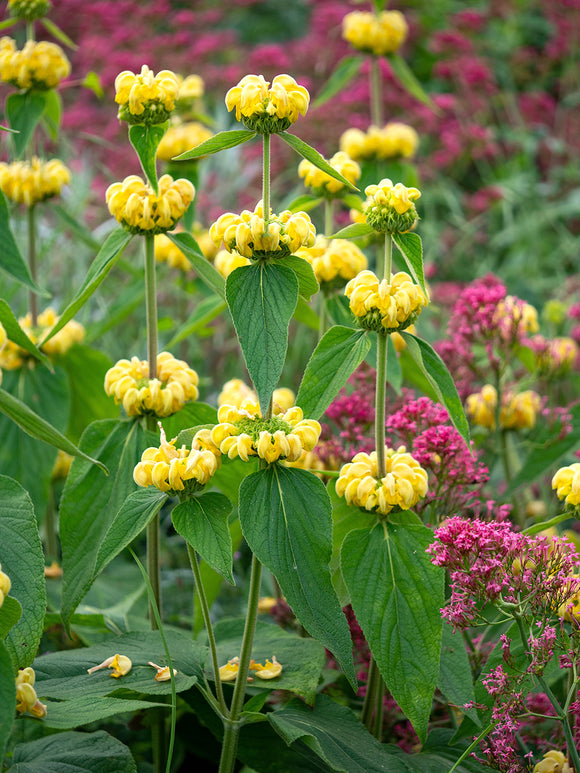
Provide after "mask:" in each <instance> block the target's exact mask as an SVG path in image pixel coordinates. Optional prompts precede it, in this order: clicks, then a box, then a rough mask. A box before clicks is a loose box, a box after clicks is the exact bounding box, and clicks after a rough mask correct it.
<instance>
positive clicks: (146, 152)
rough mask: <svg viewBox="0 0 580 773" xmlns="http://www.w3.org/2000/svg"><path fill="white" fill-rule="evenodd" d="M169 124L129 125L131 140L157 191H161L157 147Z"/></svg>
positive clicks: (152, 185) (148, 177) (147, 175)
mask: <svg viewBox="0 0 580 773" xmlns="http://www.w3.org/2000/svg"><path fill="white" fill-rule="evenodd" d="M168 125H169V124H168V122H167V121H166V122H165V123H161V124H153V125H152V126H146V125H145V124H135V125H134V126H130V127H129V141H130V142H131V145H133V147H134V148H135V151H136V152H137V155H138V156H139V161H140V162H141V166H142V168H143V171H144V172H145V176H146V177H147V179H148V180H149V182H150V184H151V187H152V188H153V190H154V191H155V193H158V191H159V186H158V183H157V164H156V163H155V158H156V156H157V148H158V147H159V143H160V142H161V140H162V139H163V135H164V134H165V132H166V131H167V127H168Z"/></svg>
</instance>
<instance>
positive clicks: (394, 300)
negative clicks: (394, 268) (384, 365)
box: [344, 271, 429, 333]
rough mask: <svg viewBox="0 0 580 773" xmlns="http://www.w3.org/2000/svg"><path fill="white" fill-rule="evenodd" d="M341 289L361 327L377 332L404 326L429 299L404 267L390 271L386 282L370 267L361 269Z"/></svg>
mask: <svg viewBox="0 0 580 773" xmlns="http://www.w3.org/2000/svg"><path fill="white" fill-rule="evenodd" d="M344 293H345V295H346V296H347V297H348V298H349V300H350V304H349V305H350V309H351V311H352V313H353V314H354V315H355V317H357V319H358V322H359V324H360V325H361V327H365V328H367V329H368V330H376V331H377V332H379V333H391V332H394V331H397V330H399V331H400V330H405V329H406V328H407V327H409V325H411V324H413V323H414V322H415V320H416V319H417V317H418V316H419V314H420V313H421V311H422V310H423V308H424V307H425V306H427V305H428V303H429V299H428V298H427V296H426V295H425V293H424V292H423V290H422V289H421V288H420V287H419V286H418V285H416V284H414V282H413V280H412V279H411V277H410V276H409V274H407V273H405V272H404V271H399V272H398V273H396V274H391V280H390V282H389V281H387V279H383V280H382V281H381V282H379V280H378V277H377V276H376V275H375V274H373V272H372V271H361V272H360V274H357V276H356V277H355V278H354V279H351V280H350V282H349V283H348V284H347V286H346V287H345V290H344Z"/></svg>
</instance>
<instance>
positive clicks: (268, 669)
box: [250, 655, 282, 679]
mask: <svg viewBox="0 0 580 773" xmlns="http://www.w3.org/2000/svg"><path fill="white" fill-rule="evenodd" d="M250 671H253V672H254V673H255V675H256V676H257V677H258V679H276V678H277V677H279V676H280V674H281V673H282V664H281V663H278V661H277V660H276V656H275V655H272V660H267V661H266V663H265V664H264V665H262V664H261V663H256V661H255V660H250Z"/></svg>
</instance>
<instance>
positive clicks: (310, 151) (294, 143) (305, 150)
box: [278, 132, 358, 191]
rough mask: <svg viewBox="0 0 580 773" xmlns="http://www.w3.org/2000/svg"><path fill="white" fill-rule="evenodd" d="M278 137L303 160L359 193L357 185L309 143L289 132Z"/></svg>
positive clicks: (281, 133)
mask: <svg viewBox="0 0 580 773" xmlns="http://www.w3.org/2000/svg"><path fill="white" fill-rule="evenodd" d="M278 136H279V137H280V138H281V139H283V140H284V142H286V143H287V144H288V145H290V147H291V148H294V150H295V151H296V152H297V153H299V154H300V155H301V156H302V158H305V159H306V160H307V161H310V163H311V164H314V166H316V167H318V169H320V170H322V171H323V172H326V174H328V175H330V176H331V177H334V179H335V180H338V181H339V182H341V183H342V184H343V185H344V186H346V187H347V188H350V190H352V191H358V188H357V187H356V185H353V184H352V183H350V182H349V181H348V180H347V179H346V177H343V176H342V175H341V174H340V172H337V171H336V169H334V167H332V166H331V165H330V164H329V163H328V161H326V159H325V158H323V157H322V156H321V155H320V153H319V152H318V151H317V150H315V149H314V148H313V147H311V146H310V145H308V143H306V142H304V140H301V139H300V137H297V136H296V135H295V134H289V133H288V132H280V133H279V134H278Z"/></svg>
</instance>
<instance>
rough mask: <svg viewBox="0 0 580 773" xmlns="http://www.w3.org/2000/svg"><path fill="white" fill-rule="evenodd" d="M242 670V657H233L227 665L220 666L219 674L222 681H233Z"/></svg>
mask: <svg viewBox="0 0 580 773" xmlns="http://www.w3.org/2000/svg"><path fill="white" fill-rule="evenodd" d="M239 670H240V659H239V658H237V657H236V658H232V659H231V660H228V662H227V663H226V664H225V666H220V670H219V676H220V680H221V681H222V682H233V681H234V680H235V678H236V677H237V675H238V671H239Z"/></svg>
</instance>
